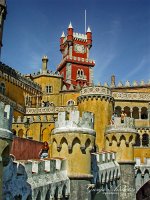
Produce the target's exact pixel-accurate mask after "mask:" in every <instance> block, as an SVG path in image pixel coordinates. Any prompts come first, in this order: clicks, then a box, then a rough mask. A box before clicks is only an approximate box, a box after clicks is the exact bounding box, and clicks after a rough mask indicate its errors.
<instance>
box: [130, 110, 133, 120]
mask: <svg viewBox="0 0 150 200" xmlns="http://www.w3.org/2000/svg"><path fill="white" fill-rule="evenodd" d="M132 113H133V108H130V114H131V118H132V116H133V115H132Z"/></svg>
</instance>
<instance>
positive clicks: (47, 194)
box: [45, 189, 50, 200]
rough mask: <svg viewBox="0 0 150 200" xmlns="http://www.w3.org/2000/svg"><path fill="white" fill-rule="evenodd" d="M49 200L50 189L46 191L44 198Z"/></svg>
mask: <svg viewBox="0 0 150 200" xmlns="http://www.w3.org/2000/svg"><path fill="white" fill-rule="evenodd" d="M49 199H50V189H48V191H47V192H46V196H45V200H49Z"/></svg>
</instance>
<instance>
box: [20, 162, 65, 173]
mask: <svg viewBox="0 0 150 200" xmlns="http://www.w3.org/2000/svg"><path fill="white" fill-rule="evenodd" d="M16 162H17V163H18V169H17V170H18V172H17V173H19V174H21V168H22V167H21V166H22V165H23V166H24V167H25V170H26V172H27V174H28V176H33V175H40V174H44V173H51V174H53V173H56V172H57V171H65V170H67V168H66V160H65V159H60V158H51V159H45V160H27V161H23V160H22V161H16Z"/></svg>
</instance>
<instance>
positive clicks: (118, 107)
mask: <svg viewBox="0 0 150 200" xmlns="http://www.w3.org/2000/svg"><path fill="white" fill-rule="evenodd" d="M115 113H116V114H117V116H118V117H120V116H121V107H120V106H116V107H115Z"/></svg>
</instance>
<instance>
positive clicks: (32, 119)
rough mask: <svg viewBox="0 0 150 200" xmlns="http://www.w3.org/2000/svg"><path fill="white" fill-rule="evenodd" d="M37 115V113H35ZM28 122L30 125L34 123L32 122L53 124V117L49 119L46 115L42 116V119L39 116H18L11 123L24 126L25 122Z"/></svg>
mask: <svg viewBox="0 0 150 200" xmlns="http://www.w3.org/2000/svg"><path fill="white" fill-rule="evenodd" d="M35 114H37V113H35ZM27 121H28V122H29V123H30V124H32V123H34V122H52V121H53V122H54V117H53V116H52V117H50V116H47V115H43V116H42V117H41V116H39V115H36V116H24V117H22V116H18V117H17V118H13V121H12V123H13V124H24V123H25V122H27Z"/></svg>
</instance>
